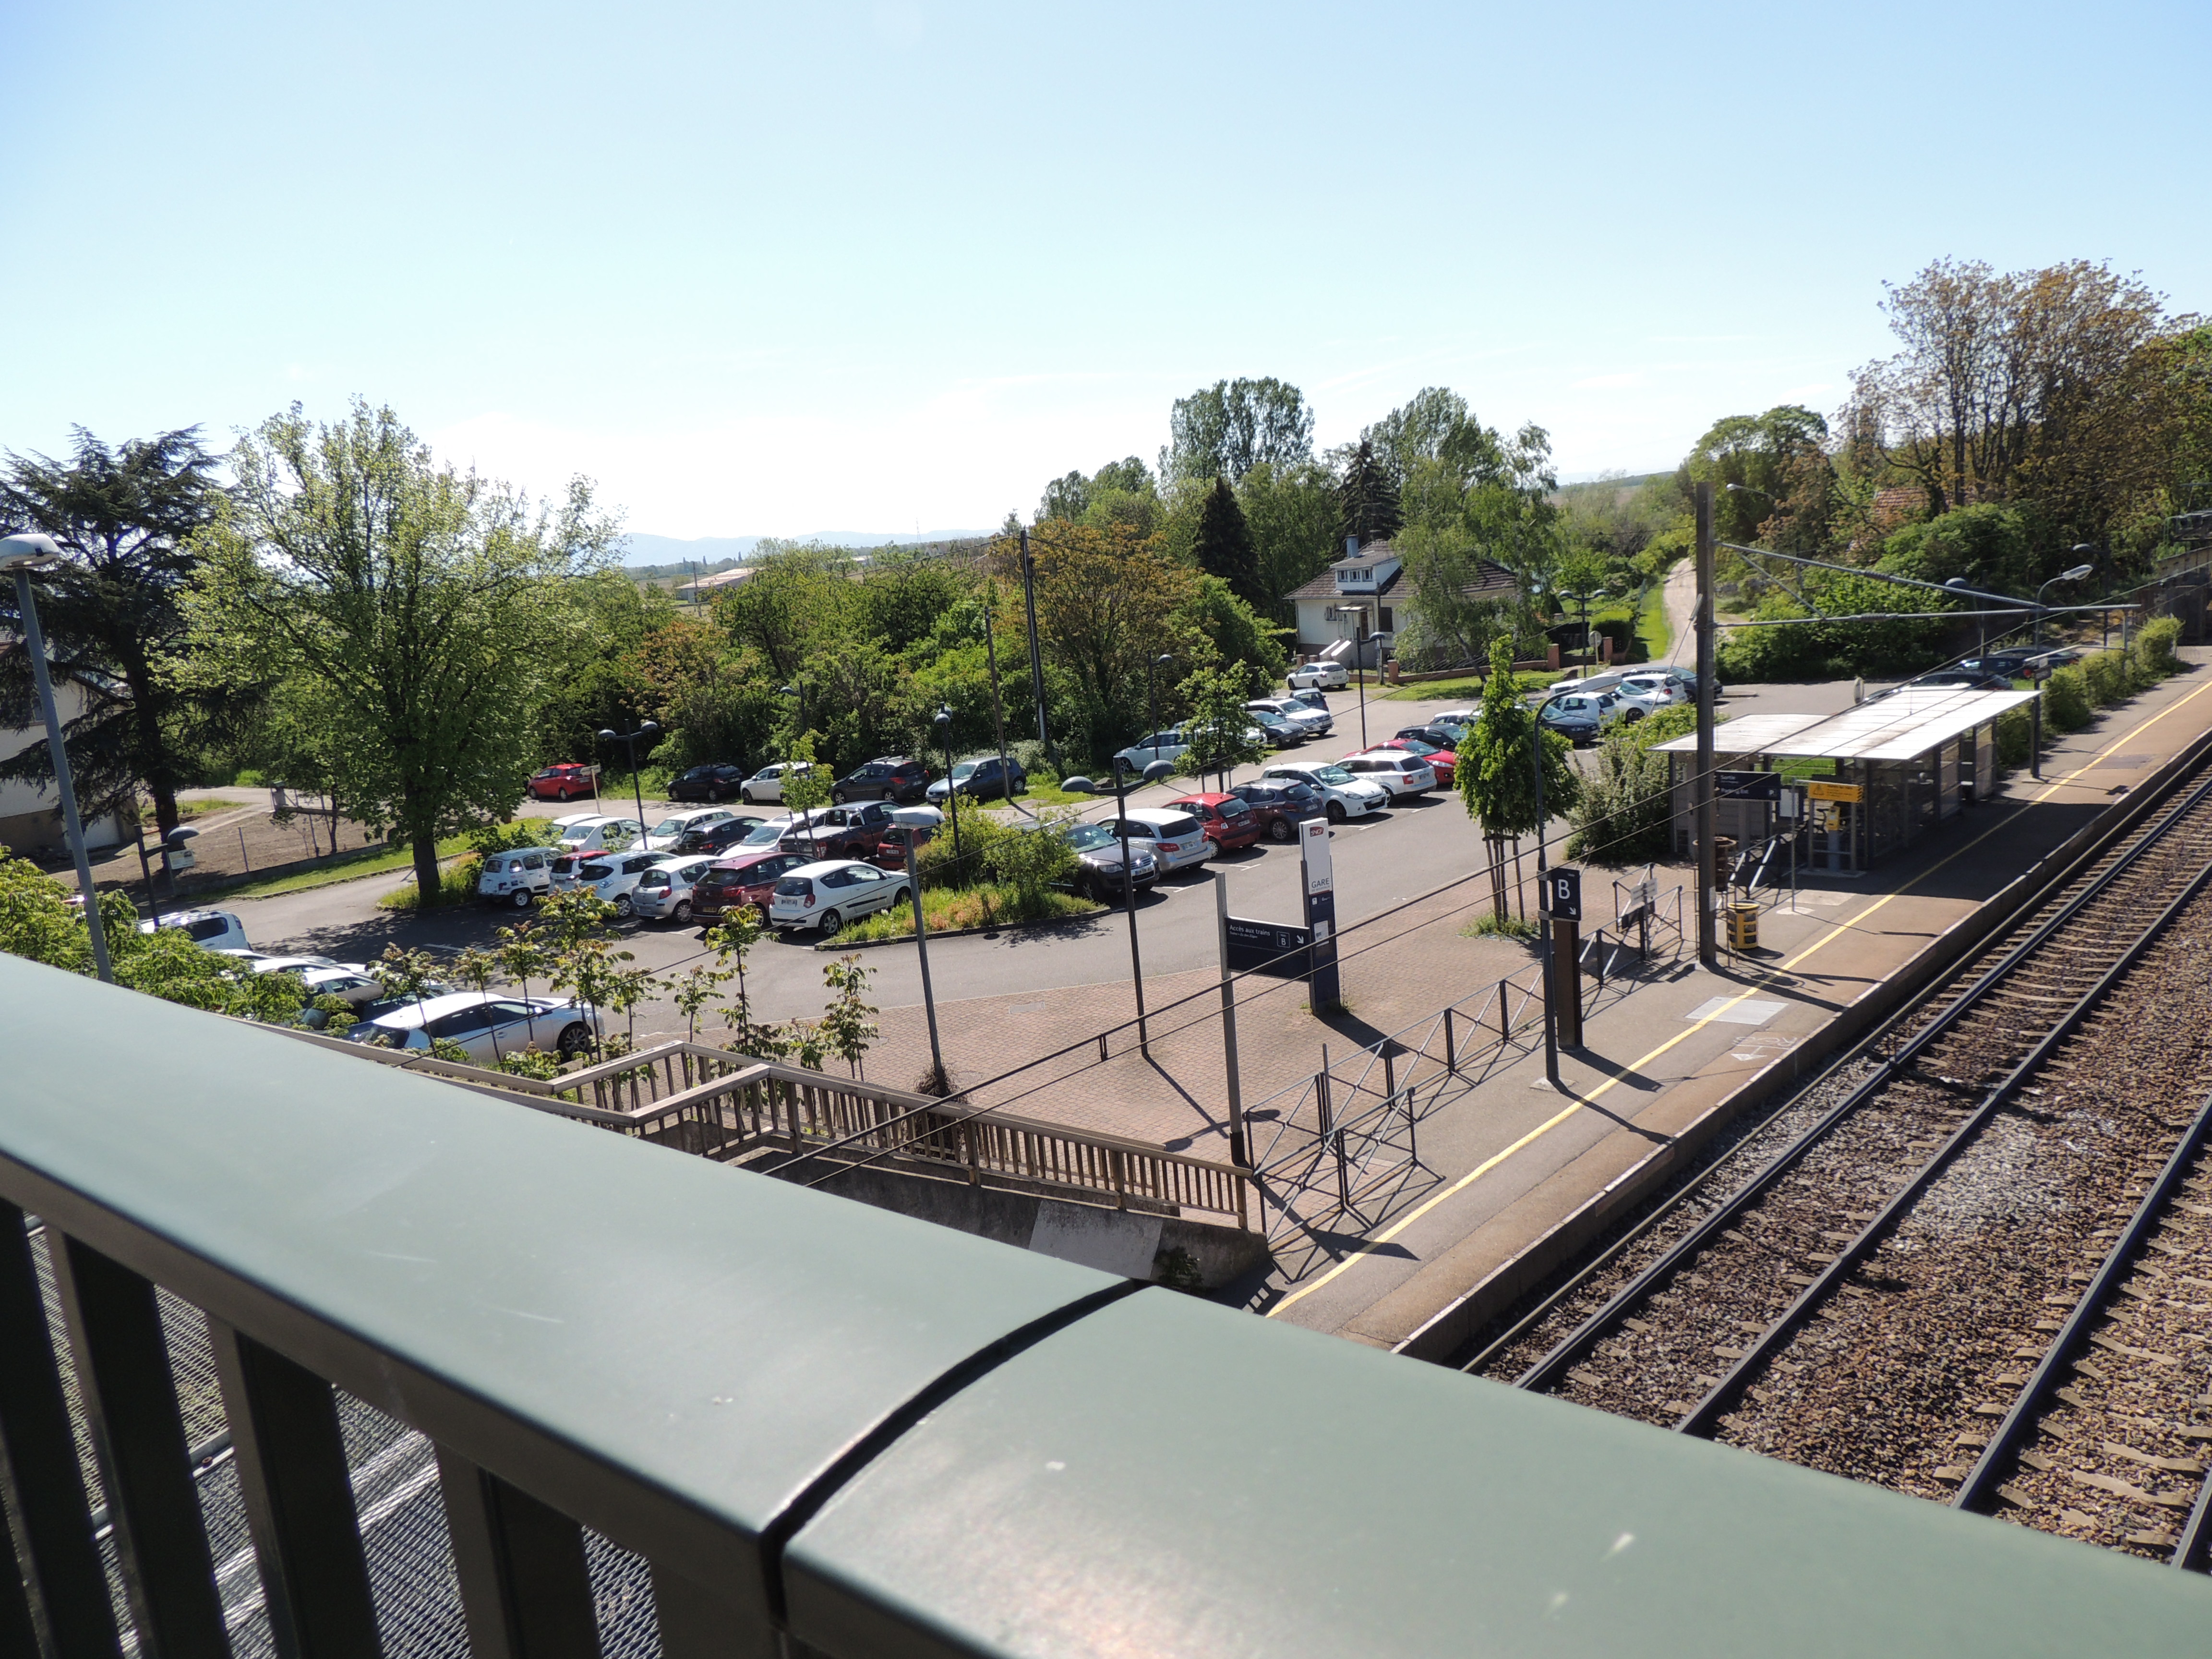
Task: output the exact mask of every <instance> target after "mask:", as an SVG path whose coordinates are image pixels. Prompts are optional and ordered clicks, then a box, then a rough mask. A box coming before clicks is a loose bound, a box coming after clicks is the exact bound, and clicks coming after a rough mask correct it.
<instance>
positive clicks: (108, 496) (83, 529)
mask: <svg viewBox="0 0 2212 1659" xmlns="http://www.w3.org/2000/svg"><path fill="white" fill-rule="evenodd" d="M215 467H216V462H215V459H214V458H213V457H212V456H210V455H209V454H208V453H207V452H206V451H204V449H202V448H201V447H200V443H199V434H198V428H192V427H188V428H185V429H183V430H181V431H177V432H164V433H161V435H158V436H156V437H153V438H149V439H143V440H138V441H131V442H126V443H124V444H122V445H120V446H118V447H116V448H113V449H111V448H109V447H108V446H107V445H106V444H104V443H102V442H101V441H100V440H99V439H97V438H95V437H94V436H93V435H92V434H91V433H89V432H87V431H86V430H84V428H82V427H79V428H77V429H76V453H74V454H73V455H71V456H70V459H68V460H66V461H57V460H50V459H47V458H46V457H45V456H43V455H33V456H28V457H25V456H20V455H9V457H8V459H7V463H6V465H5V466H4V467H0V533H9V532H15V531H18V530H33V531H41V532H45V533H46V535H48V536H51V537H52V538H53V539H54V541H55V542H56V543H57V544H58V545H59V546H60V547H61V548H62V550H63V552H64V558H63V560H62V562H60V564H59V565H58V567H56V568H52V569H50V570H46V571H42V572H40V574H39V578H38V586H39V589H40V595H39V601H38V603H39V621H40V626H41V627H42V629H44V631H45V634H46V647H47V654H48V658H49V659H50V660H51V662H52V671H53V677H54V679H55V680H56V682H57V683H58V684H63V685H66V686H69V687H71V688H74V690H76V694H77V696H78V697H79V698H80V699H82V706H81V711H80V712H79V713H78V714H76V715H75V716H74V717H72V718H71V719H70V720H69V721H68V724H67V726H66V729H65V731H64V744H65V745H66V747H67V750H68V753H69V761H70V773H71V775H72V777H73V779H74V781H75V783H76V792H77V796H78V799H79V800H80V802H81V803H82V805H83V807H84V809H85V816H86V817H88V818H92V817H105V816H106V815H107V814H109V813H111V812H116V811H124V812H126V813H128V812H130V811H131V797H132V795H133V793H134V792H135V791H136V789H137V787H138V785H139V784H141V783H143V784H144V785H145V787H146V792H147V793H148V794H149V796H151V797H152V799H153V803H154V816H155V819H156V820H157V821H158V823H160V825H161V833H162V834H163V835H165V836H166V835H167V834H168V832H169V831H170V830H172V829H175V828H176V827H177V823H178V817H177V791H178V790H179V788H180V787H185V785H187V784H190V783H191V782H193V781H196V780H195V777H194V770H195V768H196V766H197V764H198V763H199V762H200V761H201V760H202V759H203V758H204V757H205V756H206V755H207V753H208V751H209V750H210V748H212V747H214V746H216V745H217V744H222V743H227V742H229V741H233V740H234V739H235V738H237V736H238V735H239V732H240V729H241V724H242V722H241V719H240V716H241V714H242V713H243V711H244V710H245V709H246V708H247V707H248V706H249V703H250V699H248V698H247V697H246V696H245V694H244V692H243V691H242V690H241V689H240V688H238V687H235V686H232V685H228V684H220V683H216V682H213V681H209V680H200V679H195V678H192V677H191V676H189V675H186V674H185V673H182V672H180V669H181V668H182V666H183V662H182V659H183V658H184V657H185V654H186V653H187V651H188V648H189V647H188V640H187V633H188V624H187V621H186V617H185V605H184V598H185V591H186V589H187V587H188V586H189V585H190V584H191V580H192V575H193V573H194V572H195V570H196V569H197V568H198V564H199V555H198V552H197V546H196V540H195V538H197V536H198V535H199V533H200V532H202V531H203V530H204V529H205V528H206V527H207V526H208V525H209V524H210V522H211V521H212V520H214V518H215V516H216V513H217V511H218V510H219V507H220V505H221V502H222V489H221V488H220V487H219V486H218V485H217V484H216V480H215ZM0 632H4V633H8V634H20V633H21V618H20V617H18V616H17V615H16V598H15V584H14V583H13V582H12V581H8V582H0ZM32 706H33V684H32V677H31V665H30V659H29V658H28V657H27V656H25V655H24V653H22V652H21V651H7V652H0V721H4V722H5V723H6V724H9V725H11V726H33V725H35V724H36V723H37V721H36V719H35V716H34V715H33V712H32ZM52 775H53V766H52V760H51V759H50V757H48V754H47V750H46V744H42V743H36V744H27V745H26V746H25V747H24V748H23V750H21V752H20V753H19V754H17V755H15V757H12V758H11V759H9V761H8V762H7V763H5V764H4V765H0V778H14V779H18V780H21V781H45V780H47V779H50V778H52ZM134 816H135V815H134Z"/></svg>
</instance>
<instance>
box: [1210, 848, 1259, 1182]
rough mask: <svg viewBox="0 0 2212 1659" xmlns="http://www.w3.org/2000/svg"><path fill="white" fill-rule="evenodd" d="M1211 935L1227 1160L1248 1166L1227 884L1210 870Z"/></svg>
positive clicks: (1242, 1167) (1220, 876)
mask: <svg viewBox="0 0 2212 1659" xmlns="http://www.w3.org/2000/svg"><path fill="white" fill-rule="evenodd" d="M1213 938H1214V945H1215V948H1216V950H1217V951H1218V952H1219V955H1220V958H1221V1057H1222V1060H1223V1062H1224V1063H1225V1065H1226V1066H1227V1067H1228V1070H1229V1161H1230V1162H1231V1164H1235V1165H1237V1168H1238V1169H1240V1170H1242V1169H1249V1168H1250V1167H1251V1164H1250V1161H1249V1159H1248V1158H1246V1156H1245V1148H1244V1085H1243V1077H1242V1076H1241V1074H1240V1073H1241V1068H1240V1067H1239V1066H1238V1065H1237V981H1236V979H1235V977H1234V975H1231V973H1230V971H1229V883H1228V881H1227V880H1226V879H1225V878H1224V877H1223V876H1222V873H1221V872H1220V871H1218V870H1216V871H1215V872H1213Z"/></svg>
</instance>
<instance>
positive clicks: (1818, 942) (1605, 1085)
mask: <svg viewBox="0 0 2212 1659" xmlns="http://www.w3.org/2000/svg"><path fill="white" fill-rule="evenodd" d="M2207 691H2212V680H2207V681H2206V682H2205V683H2204V684H2203V685H2200V686H2198V687H2197V690H2194V691H2191V693H2190V694H2189V695H2188V696H2185V697H2183V698H2181V699H2180V700H2179V702H2174V703H2172V704H2170V705H2168V706H2167V707H2166V708H2161V709H2160V710H2159V712H2158V713H2157V714H2154V715H2152V716H2151V717H2150V718H2149V719H2148V720H2145V721H2144V722H2143V723H2142V725H2141V726H2136V728H2135V730H2134V731H2132V732H2129V733H2127V735H2126V736H2124V737H2122V738H2118V739H2117V740H2116V741H2115V742H2113V743H2112V744H2111V746H2110V747H2108V748H2106V749H2102V750H2099V751H2098V752H2097V753H2096V754H2094V755H2092V756H2091V757H2089V758H2088V759H2087V761H2085V762H2084V763H2082V764H2081V765H2080V766H2078V767H2076V768H2075V769H2074V770H2073V771H2071V772H2069V773H2068V774H2067V775H2065V776H2064V777H2063V778H2061V779H2059V780H2058V781H2057V782H2056V783H2054V784H2052V785H2051V787H2049V788H2047V789H2045V791H2044V792H2043V793H2041V794H2040V795H2038V796H2037V797H2036V798H2035V799H2036V800H2038V801H2044V800H2048V799H2050V798H2051V795H2052V794H2053V793H2055V792H2057V790H2060V789H2063V788H2064V787H2066V786H2067V785H2068V784H2069V783H2071V782H2073V781H2074V780H2075V779H2076V778H2078V777H2080V776H2081V774H2082V773H2084V772H2087V771H2089V770H2090V769H2093V767H2095V765H2096V764H2097V763H2098V762H2099V761H2100V760H2102V759H2104V758H2105V757H2106V756H2107V755H2109V754H2111V753H2112V750H2115V749H2118V747H2119V746H2120V744H2124V743H2127V742H2130V741H2131V740H2132V739H2134V738H2137V737H2140V736H2141V735H2142V733H2143V732H2147V731H2148V730H2149V729H2150V728H2151V727H2152V726H2154V725H2155V724H2157V722H2159V721H2160V720H2164V719H2165V718H2166V716H2167V715H2168V714H2172V713H2173V712H2174V710H2176V709H2178V708H2185V707H2186V706H2187V705H2188V704H2189V703H2191V702H2195V701H2196V700H2197V698H2198V697H2201V696H2203V695H2204V693H2206V692H2207ZM2006 827H2007V825H2006V824H2004V823H1997V824H1992V825H1991V826H1990V828H1988V829H1984V830H1983V831H1982V833H1981V834H1980V835H1978V836H1975V837H1974V838H1973V840H1972V841H1970V842H1967V843H1966V845H1965V846H1964V847H1961V848H1959V849H1958V850H1957V851H1956V852H1954V853H1952V854H1949V855H1948V857H1945V858H1942V859H1940V860H1937V861H1936V863H1934V864H1931V865H1929V866H1928V867H1927V868H1926V869H1925V870H1923V871H1922V872H1920V873H1919V874H1918V875H1917V876H1915V877H1914V878H1912V879H1911V881H1908V882H1906V883H1905V885H1903V886H1902V887H1899V889H1898V890H1896V891H1895V892H1892V893H1885V894H1883V895H1882V896H1881V897H1880V898H1878V899H1876V900H1875V902H1873V903H1872V904H1869V905H1868V906H1867V908H1865V909H1863V910H1861V911H1860V912H1858V914H1857V915H1853V916H1850V917H1849V918H1847V919H1845V920H1843V921H1838V922H1836V923H1835V924H1834V925H1833V926H1832V927H1831V928H1830V929H1829V931H1828V932H1826V933H1823V934H1821V935H1820V938H1818V939H1814V941H1813V942H1812V943H1811V944H1810V945H1807V946H1806V947H1805V948H1804V949H1803V950H1802V951H1799V952H1798V953H1797V954H1796V956H1794V957H1790V960H1789V961H1787V962H1785V963H1783V964H1782V965H1781V966H1780V967H1778V968H1777V969H1773V970H1772V971H1773V972H1774V973H1776V974H1786V973H1788V972H1789V971H1790V969H1793V968H1795V967H1796V966H1797V964H1798V963H1801V962H1803V961H1804V960H1805V959H1806V958H1807V957H1809V956H1811V955H1812V954H1813V953H1814V951H1818V950H1820V948H1821V947H1822V946H1824V945H1826V944H1827V943H1828V942H1829V941H1830V940H1831V939H1835V938H1836V937H1838V935H1839V934H1842V933H1845V932H1848V931H1849V930H1850V929H1852V928H1855V927H1857V926H1858V924H1859V923H1861V922H1862V921H1865V920H1866V919H1867V918H1868V917H1869V916H1870V915H1873V914H1874V913H1875V911H1877V910H1879V909H1881V907H1882V906H1883V905H1885V904H1887V903H1888V902H1890V901H1891V900H1892V899H1893V898H1899V897H1902V896H1904V895H1905V894H1906V893H1909V892H1911V890H1913V888H1914V887H1916V886H1917V885H1918V884H1920V883H1921V882H1923V881H1925V880H1927V879H1928V878H1929V877H1930V876H1932V875H1934V874H1935V873H1936V872H1937V871H1938V870H1941V869H1942V868H1943V866H1945V865H1948V864H1950V863H1952V862H1954V860H1959V859H1962V858H1964V857H1965V856H1966V854H1969V853H1971V852H1972V851H1973V850H1974V848H1977V847H1979V846H1980V845H1981V844H1982V843H1983V842H1985V841H1987V840H1988V839H1989V838H1990V836H1994V835H1995V834H1996V833H1997V831H1998V830H2000V829H2004V828H2006ZM1769 988H1771V987H1767V986H1763V985H1760V986H1753V987H1749V988H1748V989H1746V990H1742V991H1739V992H1737V993H1736V994H1735V995H1734V996H1732V997H1730V998H1729V1000H1727V1001H1726V1002H1724V1003H1723V1004H1722V1005H1721V1006H1719V1007H1717V1008H1716V1009H1714V1010H1713V1012H1711V1013H1710V1014H1708V1015H1706V1016H1705V1018H1703V1019H1701V1020H1699V1021H1698V1022H1697V1023H1696V1024H1692V1025H1690V1026H1686V1027H1685V1028H1684V1029H1683V1030H1680V1031H1677V1032H1676V1033H1675V1034H1674V1036H1671V1037H1668V1039H1667V1041H1666V1042H1662V1043H1661V1044H1660V1045H1659V1046H1658V1047H1657V1048H1654V1049H1653V1050H1652V1051H1651V1052H1650V1054H1645V1055H1644V1057H1643V1058H1642V1059H1640V1060H1637V1061H1636V1062H1635V1063H1634V1064H1633V1065H1632V1066H1629V1067H1628V1068H1627V1070H1626V1071H1624V1072H1617V1073H1614V1074H1613V1076H1611V1077H1609V1078H1607V1079H1605V1080H1604V1081H1603V1082H1601V1083H1600V1084H1598V1085H1596V1086H1595V1087H1594V1088H1592V1089H1591V1090H1590V1091H1589V1093H1588V1094H1586V1095H1577V1097H1575V1099H1574V1101H1573V1102H1572V1103H1571V1104H1570V1105H1568V1106H1567V1107H1566V1108H1565V1109H1563V1110H1562V1111H1560V1112H1559V1114H1558V1115H1555V1116H1553V1117H1550V1118H1547V1119H1546V1120H1545V1121H1543V1122H1541V1123H1540V1124H1538V1125H1537V1126H1536V1127H1534V1128H1533V1129H1531V1130H1529V1131H1528V1133H1527V1134H1525V1135H1522V1137H1521V1139H1518V1140H1516V1141H1515V1142H1514V1143H1513V1144H1512V1145H1511V1146H1508V1147H1506V1148H1505V1149H1504V1151H1502V1152H1496V1153H1493V1154H1492V1156H1491V1157H1489V1158H1486V1159H1484V1160H1483V1161H1482V1162H1481V1163H1480V1164H1476V1165H1475V1166H1474V1168H1473V1169H1472V1170H1468V1172H1467V1173H1466V1174H1465V1175H1463V1176H1461V1177H1460V1178H1459V1179H1458V1180H1457V1181H1455V1182H1452V1184H1451V1185H1450V1186H1449V1187H1447V1188H1444V1189H1443V1191H1442V1192H1440V1193H1438V1194H1436V1195H1435V1196H1434V1197H1432V1198H1430V1199H1428V1200H1426V1201H1425V1202H1423V1203H1421V1204H1419V1205H1416V1206H1414V1207H1413V1209H1410V1210H1408V1211H1407V1212H1406V1213H1405V1214H1404V1215H1402V1216H1401V1217H1400V1218H1398V1219H1397V1220H1396V1221H1395V1222H1393V1223H1391V1225H1389V1227H1387V1228H1385V1229H1384V1230H1383V1231H1382V1232H1379V1233H1377V1234H1376V1236H1375V1237H1373V1238H1370V1239H1362V1240H1361V1241H1359V1242H1358V1243H1356V1244H1354V1245H1353V1246H1352V1249H1350V1250H1349V1251H1348V1252H1346V1255H1345V1258H1344V1260H1343V1261H1340V1262H1338V1263H1337V1264H1336V1265H1335V1266H1334V1267H1331V1268H1330V1269H1329V1270H1328V1272H1327V1273H1323V1274H1322V1276H1321V1277H1320V1278H1319V1279H1315V1280H1314V1281H1313V1283H1312V1284H1310V1285H1300V1286H1298V1288H1297V1289H1296V1290H1294V1291H1291V1293H1290V1294H1289V1295H1288V1296H1286V1297H1284V1298H1283V1299H1282V1300H1281V1301H1280V1302H1278V1303H1277V1304H1275V1305H1274V1306H1273V1307H1272V1308H1270V1309H1268V1310H1267V1317H1268V1318H1269V1319H1273V1317H1274V1316H1276V1315H1277V1314H1279V1313H1280V1312H1282V1311H1283V1310H1284V1309H1285V1308H1288V1307H1290V1306H1291V1304H1294V1303H1297V1302H1301V1301H1303V1300H1304V1299H1305V1298H1306V1297H1309V1296H1311V1295H1312V1294H1313V1293H1314V1292H1315V1291H1317V1290H1319V1289H1321V1287H1322V1285H1326V1284H1328V1282H1329V1281H1330V1280H1331V1279H1334V1278H1335V1277H1336V1276H1337V1275H1338V1274H1339V1273H1343V1272H1345V1271H1346V1269H1347V1268H1349V1267H1351V1266H1352V1264H1353V1263H1354V1262H1356V1261H1363V1260H1364V1259H1365V1258H1366V1257H1368V1256H1370V1255H1373V1254H1374V1252H1375V1251H1376V1250H1377V1249H1381V1248H1382V1247H1383V1245H1385V1244H1388V1243H1391V1242H1392V1241H1394V1240H1395V1239H1396V1237H1398V1235H1399V1234H1401V1233H1402V1232H1404V1231H1406V1229H1407V1228H1408V1227H1410V1226H1412V1225H1413V1224H1414V1223H1415V1222H1416V1221H1419V1219H1420V1218H1422V1217H1423V1216H1425V1215H1426V1214H1428V1213H1429V1212H1430V1211H1431V1210H1433V1209H1435V1208H1436V1207H1437V1206H1438V1205H1439V1204H1442V1203H1443V1201H1444V1200H1446V1199H1449V1198H1452V1197H1455V1196H1456V1195H1457V1194H1460V1193H1462V1192H1464V1191H1466V1190H1467V1188H1469V1187H1471V1186H1473V1185H1474V1183H1475V1182H1478V1181H1480V1179H1481V1178H1482V1177H1483V1176H1486V1175H1488V1174H1489V1173H1490V1172H1491V1171H1492V1170H1494V1169H1496V1168H1497V1167H1498V1165H1499V1164H1503V1163H1504V1162H1505V1160H1506V1159H1507V1158H1511V1157H1512V1156H1513V1155H1514V1154H1515V1153H1516V1152H1519V1151H1521V1149H1522V1147H1524V1146H1529V1145H1531V1144H1533V1143H1534V1142H1535V1141H1537V1140H1540V1139H1542V1138H1543V1137H1544V1136H1546V1135H1547V1134H1549V1133H1551V1132H1552V1131H1553V1130H1554V1129H1556V1128H1558V1127H1559V1125H1561V1124H1562V1123H1565V1121H1567V1120H1568V1119H1569V1118H1571V1117H1572V1116H1573V1115H1575V1114H1576V1113H1577V1112H1579V1111H1580V1110H1582V1109H1583V1107H1585V1106H1588V1105H1589V1104H1590V1103H1593V1102H1594V1101H1595V1100H1596V1099H1597V1098H1598V1097H1599V1096H1601V1095H1602V1094H1604V1093H1605V1092H1606V1091H1607V1090H1608V1089H1611V1088H1612V1087H1613V1085H1615V1084H1617V1083H1620V1081H1621V1080H1622V1079H1625V1078H1630V1077H1635V1076H1638V1075H1640V1074H1641V1073H1642V1072H1643V1070H1644V1067H1645V1066H1649V1065H1650V1063H1651V1062H1652V1061H1653V1060H1656V1059H1658V1058H1659V1057H1660V1056H1661V1055H1662V1054H1665V1053H1666V1052H1667V1051H1668V1049H1670V1048H1674V1045H1675V1044H1677V1043H1679V1042H1684V1041H1686V1039H1688V1038H1690V1037H1692V1036H1696V1035H1697V1034H1698V1033H1699V1031H1702V1030H1705V1027H1706V1026H1708V1025H1711V1024H1713V1022H1714V1021H1716V1020H1717V1019H1719V1018H1720V1017H1721V1016H1722V1015H1723V1014H1724V1013H1726V1012H1728V1011H1729V1009H1731V1008H1733V1007H1735V1006H1736V1004H1737V1003H1739V1002H1741V1001H1743V1000H1745V999H1746V998H1747V997H1748V996H1750V995H1751V994H1752V992H1753V991H1756V990H1766V989H1769Z"/></svg>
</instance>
